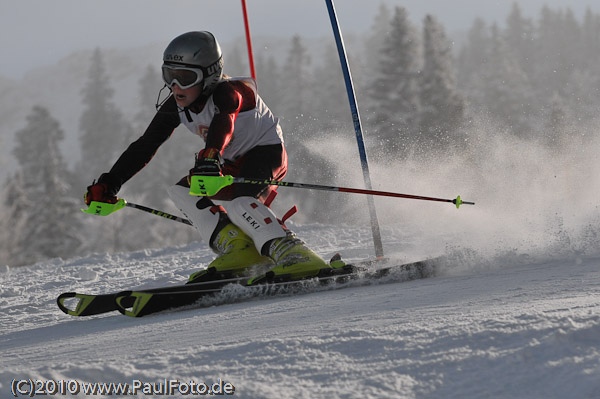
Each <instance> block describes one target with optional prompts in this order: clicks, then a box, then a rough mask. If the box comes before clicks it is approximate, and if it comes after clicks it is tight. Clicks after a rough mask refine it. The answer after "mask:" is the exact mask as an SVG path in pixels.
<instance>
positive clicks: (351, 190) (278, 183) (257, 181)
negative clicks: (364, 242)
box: [231, 177, 475, 208]
mask: <svg viewBox="0 0 600 399" xmlns="http://www.w3.org/2000/svg"><path fill="white" fill-rule="evenodd" d="M231 182H232V183H245V184H261V185H271V186H281V187H295V188H304V189H310V190H323V191H339V192H342V193H354V194H367V195H377V196H382V197H394V198H406V199H415V200H422V201H436V202H449V203H452V204H454V205H456V207H457V208H458V207H460V206H461V205H475V203H474V202H469V201H463V200H462V199H461V198H460V195H459V196H458V197H456V198H455V199H445V198H435V197H426V196H423V195H411V194H400V193H393V192H389V191H376V190H364V189H359V188H349V187H336V186H322V185H318V184H306V183H292V182H285V181H277V180H268V179H267V180H261V179H248V178H245V177H233V178H232V180H231Z"/></svg>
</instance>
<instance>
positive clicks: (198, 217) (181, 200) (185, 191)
mask: <svg viewBox="0 0 600 399" xmlns="http://www.w3.org/2000/svg"><path fill="white" fill-rule="evenodd" d="M168 193H169V196H170V197H171V199H172V200H173V202H174V203H175V205H176V206H177V207H178V208H179V209H180V210H181V212H183V214H184V215H186V217H187V218H188V219H189V220H190V221H191V222H192V225H193V226H194V227H195V228H196V229H197V230H198V232H199V233H200V237H201V238H202V241H204V242H206V243H208V245H209V246H210V248H211V249H212V250H213V251H214V252H215V253H216V254H217V255H218V256H217V258H216V259H215V260H213V261H212V262H211V263H210V264H209V265H208V267H207V268H206V269H205V270H201V271H199V272H197V273H194V274H192V276H190V280H189V282H200V281H206V280H214V279H217V278H226V277H229V276H235V275H243V274H245V273H246V272H248V269H249V268H251V267H252V266H256V265H265V264H267V265H269V264H271V265H272V262H271V260H270V259H269V258H267V257H265V256H261V255H260V253H259V252H258V251H257V250H256V247H255V246H254V243H253V242H252V239H251V238H250V237H248V235H247V234H245V233H244V232H243V231H242V230H241V229H240V228H239V227H237V226H236V225H234V224H233V223H231V221H230V220H229V217H228V216H227V213H226V212H225V210H224V209H223V208H222V207H220V206H216V205H215V204H214V203H213V202H212V201H211V200H209V199H208V198H200V199H199V198H198V197H193V196H191V195H189V187H185V186H182V185H175V186H172V187H170V188H169V190H168Z"/></svg>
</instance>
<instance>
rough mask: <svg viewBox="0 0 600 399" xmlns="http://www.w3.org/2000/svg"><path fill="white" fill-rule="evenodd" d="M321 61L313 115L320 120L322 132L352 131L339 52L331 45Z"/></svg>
mask: <svg viewBox="0 0 600 399" xmlns="http://www.w3.org/2000/svg"><path fill="white" fill-rule="evenodd" d="M320 59H321V60H322V64H320V65H317V66H316V68H315V72H314V76H316V77H317V78H318V84H315V89H314V92H313V97H314V101H312V102H311V106H312V107H311V108H312V110H311V115H314V116H315V117H316V118H317V119H318V125H319V128H320V129H322V130H328V129H341V128H343V129H352V116H351V114H350V106H349V104H348V94H347V91H346V86H345V82H344V75H343V72H342V68H341V67H340V59H339V56H338V52H337V50H336V49H335V48H334V47H333V45H332V44H330V45H328V46H326V47H325V48H324V54H323V57H321V58H320Z"/></svg>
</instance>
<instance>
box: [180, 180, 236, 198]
mask: <svg viewBox="0 0 600 399" xmlns="http://www.w3.org/2000/svg"><path fill="white" fill-rule="evenodd" d="M231 184H233V177H232V176H229V175H227V176H202V175H196V176H192V177H191V179H190V195H196V196H202V197H212V196H213V195H216V194H217V193H218V192H219V191H221V190H222V189H223V188H225V187H227V186H229V185H231Z"/></svg>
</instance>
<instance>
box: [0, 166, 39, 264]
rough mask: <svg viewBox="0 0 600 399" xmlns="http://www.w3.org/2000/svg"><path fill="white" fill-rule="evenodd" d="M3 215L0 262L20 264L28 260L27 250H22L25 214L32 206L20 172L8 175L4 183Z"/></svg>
mask: <svg viewBox="0 0 600 399" xmlns="http://www.w3.org/2000/svg"><path fill="white" fill-rule="evenodd" d="M3 197H4V198H3V203H4V206H3V207H2V211H3V217H2V221H1V228H2V230H1V231H0V238H1V239H0V264H9V263H11V264H14V265H22V264H26V263H27V262H28V256H29V254H28V252H27V251H26V250H23V248H22V246H21V244H22V243H23V242H24V238H23V235H24V232H25V226H26V223H27V215H28V213H29V211H30V210H31V209H32V208H33V207H34V204H33V202H32V201H31V200H30V199H29V198H28V197H27V194H26V193H25V181H24V179H23V176H22V173H21V172H16V173H15V174H14V175H13V176H11V177H9V178H8V179H7V181H6V183H5V185H4V191H3Z"/></svg>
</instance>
